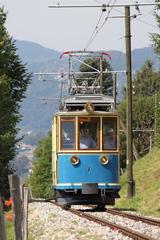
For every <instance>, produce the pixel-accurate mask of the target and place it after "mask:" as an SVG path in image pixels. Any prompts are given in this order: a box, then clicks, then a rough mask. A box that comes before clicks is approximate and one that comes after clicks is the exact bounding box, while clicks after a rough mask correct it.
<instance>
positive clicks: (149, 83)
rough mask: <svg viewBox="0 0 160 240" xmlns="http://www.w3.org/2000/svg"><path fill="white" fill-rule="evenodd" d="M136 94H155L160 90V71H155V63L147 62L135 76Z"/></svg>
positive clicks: (134, 89) (134, 88)
mask: <svg viewBox="0 0 160 240" xmlns="http://www.w3.org/2000/svg"><path fill="white" fill-rule="evenodd" d="M133 91H134V93H133V94H134V96H138V97H139V96H153V95H154V94H155V93H158V92H159V91H160V72H159V71H157V72H156V71H155V70H154V68H153V63H152V62H151V61H149V60H147V61H146V62H145V64H144V65H143V66H142V68H141V70H138V71H137V72H136V73H135V75H134V78H133Z"/></svg>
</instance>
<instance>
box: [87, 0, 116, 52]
mask: <svg viewBox="0 0 160 240" xmlns="http://www.w3.org/2000/svg"><path fill="white" fill-rule="evenodd" d="M110 3H111V1H110V2H109V4H110ZM115 3H116V0H114V3H113V6H112V7H111V8H110V9H109V10H108V14H107V17H106V18H105V20H104V22H103V23H102V24H101V26H100V27H99V29H98V28H96V31H95V29H94V34H92V38H90V40H89V41H88V44H87V46H86V47H85V50H87V48H88V47H89V46H90V44H91V43H92V42H93V41H94V39H95V38H96V36H97V34H98V33H99V32H100V31H101V29H102V28H103V26H104V25H105V23H106V22H107V20H108V17H109V15H110V13H111V11H112V9H113V7H114V5H115Z"/></svg>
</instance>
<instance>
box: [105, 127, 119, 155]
mask: <svg viewBox="0 0 160 240" xmlns="http://www.w3.org/2000/svg"><path fill="white" fill-rule="evenodd" d="M115 148H116V138H115V132H114V129H113V128H109V129H108V130H107V129H106V131H105V134H104V136H103V149H105V150H106V149H108V150H110V149H115Z"/></svg>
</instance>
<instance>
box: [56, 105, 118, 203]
mask: <svg viewBox="0 0 160 240" xmlns="http://www.w3.org/2000/svg"><path fill="white" fill-rule="evenodd" d="M52 131H53V132H52V134H53V143H52V149H53V169H52V170H53V185H54V191H55V199H56V201H57V202H58V203H59V204H62V205H68V206H69V205H72V204H97V205H99V206H104V205H107V204H111V205H113V204H114V203H115V198H117V197H119V195H118V191H119V190H120V185H119V158H118V154H119V147H118V146H119V137H118V131H119V116H118V114H117V113H115V112H114V113H112V112H103V111H93V112H92V113H90V112H87V111H86V110H83V111H75V112H59V113H57V115H55V116H54V119H53V130H52Z"/></svg>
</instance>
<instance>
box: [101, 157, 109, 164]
mask: <svg viewBox="0 0 160 240" xmlns="http://www.w3.org/2000/svg"><path fill="white" fill-rule="evenodd" d="M100 163H101V164H102V165H107V164H108V163H109V159H108V157H107V156H101V157H100Z"/></svg>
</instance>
